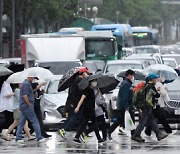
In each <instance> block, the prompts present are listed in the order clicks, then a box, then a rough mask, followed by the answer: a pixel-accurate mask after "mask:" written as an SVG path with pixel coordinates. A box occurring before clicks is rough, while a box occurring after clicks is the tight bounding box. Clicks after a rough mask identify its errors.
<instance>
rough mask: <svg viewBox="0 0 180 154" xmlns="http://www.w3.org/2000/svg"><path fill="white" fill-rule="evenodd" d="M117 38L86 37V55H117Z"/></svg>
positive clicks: (90, 56) (88, 56) (89, 56)
mask: <svg viewBox="0 0 180 154" xmlns="http://www.w3.org/2000/svg"><path fill="white" fill-rule="evenodd" d="M114 41H115V40H114V39H113V38H111V39H86V44H85V49H86V57H87V59H88V58H89V59H90V58H95V57H110V56H115V42H114Z"/></svg>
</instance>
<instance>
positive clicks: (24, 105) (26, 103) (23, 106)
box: [16, 71, 45, 143]
mask: <svg viewBox="0 0 180 154" xmlns="http://www.w3.org/2000/svg"><path fill="white" fill-rule="evenodd" d="M35 77H37V76H36V73H35V72H32V71H30V72H29V74H28V76H27V79H26V80H25V81H24V82H23V83H22V85H21V88H20V110H21V115H20V119H19V124H18V127H17V132H16V141H17V142H19V143H23V142H24V140H23V139H22V130H23V128H24V125H25V122H26V120H29V121H30V122H31V123H32V126H33V128H34V131H35V133H36V138H37V141H39V142H44V141H45V139H44V138H43V137H42V135H41V130H40V126H39V122H38V119H37V117H36V114H35V112H34V91H33V89H32V86H31V83H32V81H33V80H34V78H35Z"/></svg>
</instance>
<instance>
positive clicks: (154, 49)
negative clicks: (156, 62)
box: [133, 45, 161, 54]
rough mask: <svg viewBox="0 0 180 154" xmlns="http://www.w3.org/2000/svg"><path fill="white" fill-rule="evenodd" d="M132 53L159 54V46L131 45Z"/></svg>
mask: <svg viewBox="0 0 180 154" xmlns="http://www.w3.org/2000/svg"><path fill="white" fill-rule="evenodd" d="M133 53H134V54H155V53H158V54H160V53H161V52H160V46H158V45H146V46H136V47H133Z"/></svg>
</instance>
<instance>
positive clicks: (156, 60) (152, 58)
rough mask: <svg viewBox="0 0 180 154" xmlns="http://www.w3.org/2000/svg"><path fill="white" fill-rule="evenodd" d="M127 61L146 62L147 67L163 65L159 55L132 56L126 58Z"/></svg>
mask: <svg viewBox="0 0 180 154" xmlns="http://www.w3.org/2000/svg"><path fill="white" fill-rule="evenodd" d="M125 59H127V60H146V61H147V62H148V63H149V65H153V64H163V60H162V56H161V54H157V53H156V54H132V55H131V56H128V57H126V58H125Z"/></svg>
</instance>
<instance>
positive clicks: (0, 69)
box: [0, 66, 13, 76]
mask: <svg viewBox="0 0 180 154" xmlns="http://www.w3.org/2000/svg"><path fill="white" fill-rule="evenodd" d="M12 73H13V71H11V70H9V69H7V68H6V67H4V66H0V76H5V75H9V74H12Z"/></svg>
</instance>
